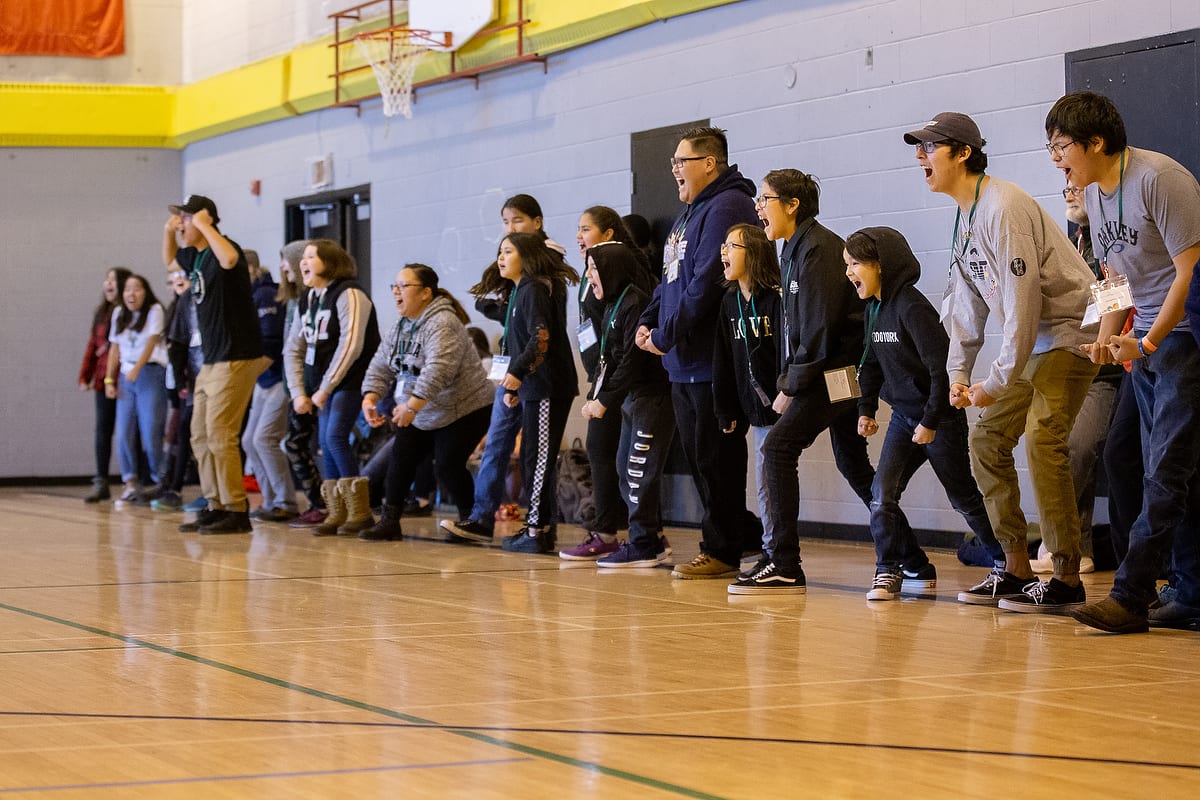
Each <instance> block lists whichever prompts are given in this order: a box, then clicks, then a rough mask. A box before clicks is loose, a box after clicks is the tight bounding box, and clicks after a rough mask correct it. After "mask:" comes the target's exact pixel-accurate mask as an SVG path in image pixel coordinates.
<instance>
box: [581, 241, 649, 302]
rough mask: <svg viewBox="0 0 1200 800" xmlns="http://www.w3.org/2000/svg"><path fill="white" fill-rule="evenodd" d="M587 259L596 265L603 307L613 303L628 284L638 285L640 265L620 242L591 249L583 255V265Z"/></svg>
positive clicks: (602, 244) (607, 243)
mask: <svg viewBox="0 0 1200 800" xmlns="http://www.w3.org/2000/svg"><path fill="white" fill-rule="evenodd" d="M588 258H590V259H592V261H593V262H594V263H595V264H596V274H597V275H599V276H600V288H601V289H603V290H604V301H603V302H604V304H605V305H608V304H609V303H615V302H616V301H617V298H618V297H620V296H621V292H623V291H625V287H626V286H628V285H629V284H631V283H632V284H634V285H635V286H636V285H638V283H639V281H638V278H639V277H640V275H641V273H642V272H643V269H642V265H641V263H640V262H639V261H638V258H637V256H636V255H634V253H633V251H632V250H630V249H629V248H628V247H627V246H626V245H624V244H622V243H621V242H603V243H601V244H598V245H596V246H595V247H591V248H589V249H588V251H587V253H585V254H584V261H585V263H586V261H587V259H588Z"/></svg>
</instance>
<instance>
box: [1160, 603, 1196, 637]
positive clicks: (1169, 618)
mask: <svg viewBox="0 0 1200 800" xmlns="http://www.w3.org/2000/svg"><path fill="white" fill-rule="evenodd" d="M1149 622H1150V627H1151V628H1175V629H1177V630H1182V631H1195V630H1200V608H1196V607H1195V606H1188V605H1184V604H1183V603H1181V602H1179V601H1178V600H1172V601H1171V602H1169V603H1164V604H1163V605H1161V606H1159V607H1158V608H1152V609H1150V617H1149Z"/></svg>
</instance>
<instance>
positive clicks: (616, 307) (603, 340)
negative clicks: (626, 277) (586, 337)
mask: <svg viewBox="0 0 1200 800" xmlns="http://www.w3.org/2000/svg"><path fill="white" fill-rule="evenodd" d="M632 286H633V284H632V283H629V284H626V285H625V289H624V290H623V291H622V292H621V294H620V296H619V297H617V302H615V303H613V310H612V313H611V314H609V315H608V322H606V323H604V332H603V333H601V334H600V357H601V358H604V345H605V344H607V343H608V332H609V331H610V330H612V327H613V324H614V323H616V321H617V312H618V311H620V310H621V301H622V300H624V299H625V295H626V294H627V293H628V292H629V289H630V288H631V287H632Z"/></svg>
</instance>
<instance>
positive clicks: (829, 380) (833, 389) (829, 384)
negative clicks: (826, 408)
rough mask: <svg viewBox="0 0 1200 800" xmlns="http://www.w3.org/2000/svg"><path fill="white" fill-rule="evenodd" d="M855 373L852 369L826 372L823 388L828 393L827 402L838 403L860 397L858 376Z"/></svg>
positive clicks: (844, 368)
mask: <svg viewBox="0 0 1200 800" xmlns="http://www.w3.org/2000/svg"><path fill="white" fill-rule="evenodd" d="M857 372H858V370H856V369H855V368H854V367H841V368H839V369H831V370H828V371H826V373H825V388H826V390H828V392H829V402H831V403H840V402H842V401H843V400H853V399H855V398H856V397H862V387H860V386H859V385H858V375H856V374H855V373H857Z"/></svg>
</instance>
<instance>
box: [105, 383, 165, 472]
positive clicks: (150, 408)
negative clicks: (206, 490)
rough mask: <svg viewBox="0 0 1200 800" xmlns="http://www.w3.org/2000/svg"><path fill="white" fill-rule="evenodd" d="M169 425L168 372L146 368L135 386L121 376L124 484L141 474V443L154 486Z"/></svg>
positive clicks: (119, 424) (119, 427) (119, 412)
mask: <svg viewBox="0 0 1200 800" xmlns="http://www.w3.org/2000/svg"><path fill="white" fill-rule="evenodd" d="M166 421H167V371H166V368H165V367H163V366H162V365H161V364H146V365H145V366H144V367H142V369H141V372H139V373H138V377H137V380H136V381H133V382H132V383H131V382H129V381H128V380H126V379H125V376H124V375H122V376H121V383H120V391H119V393H118V394H117V441H118V442H119V443H120V446H119V450H118V453H119V455H120V459H121V480H123V481H126V482H128V481H132V480H134V479H136V478H137V472H138V452H137V447H138V444H137V443H138V439H139V438H140V439H141V442H142V448H143V449H144V451H145V453H146V462H147V463H148V464H149V465H150V479H151V480H152V481H154V482H155V483H158V482H159V480H160V479H161V478H162V477H163V476H160V475H159V474H158V467H159V462H160V461H161V460H162V439H163V426H164V425H165V424H166Z"/></svg>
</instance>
